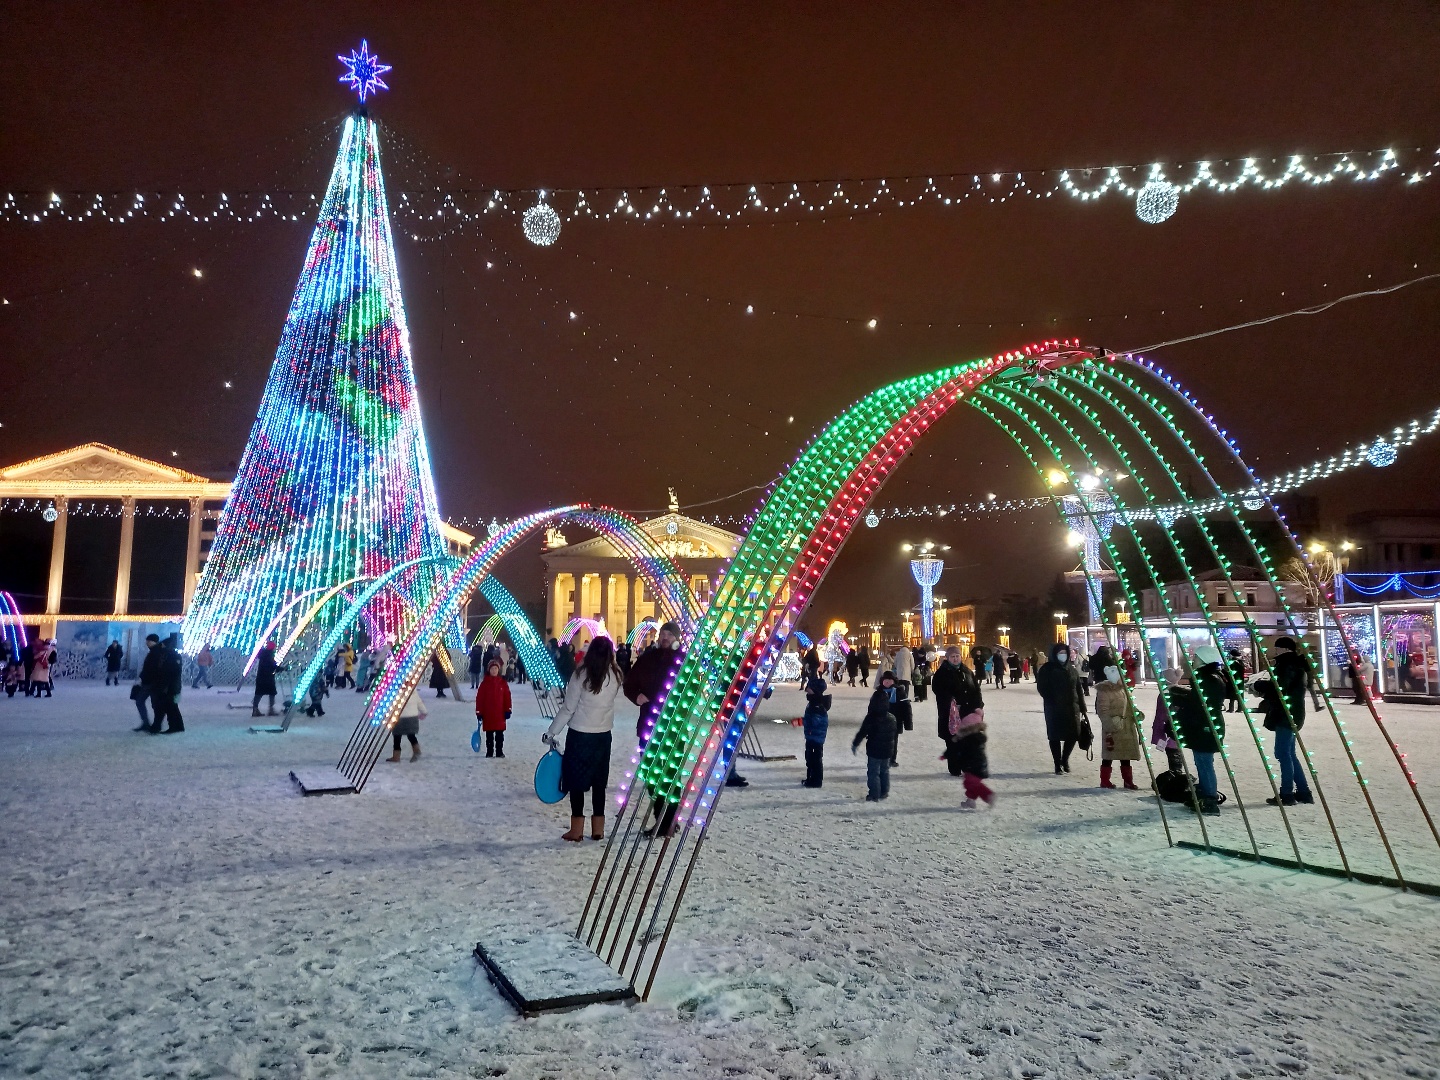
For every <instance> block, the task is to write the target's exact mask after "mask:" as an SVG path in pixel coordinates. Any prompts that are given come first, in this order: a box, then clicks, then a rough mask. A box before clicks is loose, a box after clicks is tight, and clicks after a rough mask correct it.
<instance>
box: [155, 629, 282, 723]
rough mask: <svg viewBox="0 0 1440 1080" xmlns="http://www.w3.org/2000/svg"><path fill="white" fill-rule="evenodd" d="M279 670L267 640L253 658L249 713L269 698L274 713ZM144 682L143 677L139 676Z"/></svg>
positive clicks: (270, 642)
mask: <svg viewBox="0 0 1440 1080" xmlns="http://www.w3.org/2000/svg"><path fill="white" fill-rule="evenodd" d="M279 670H280V665H279V664H277V663H275V642H274V641H267V642H266V643H265V647H264V648H263V649H261V650H260V655H259V656H257V657H256V658H255V699H254V700H253V701H252V702H251V703H250V715H251V716H259V715H260V699H261V698H262V697H268V698H269V699H270V710H269V711H270V715H271V716H274V715H275V695H276V694H277V693H278V691H277V690H276V688H275V673H276V672H278V671H279ZM140 681H141V682H144V681H145V680H144V677H143V676H142V677H141V680H140Z"/></svg>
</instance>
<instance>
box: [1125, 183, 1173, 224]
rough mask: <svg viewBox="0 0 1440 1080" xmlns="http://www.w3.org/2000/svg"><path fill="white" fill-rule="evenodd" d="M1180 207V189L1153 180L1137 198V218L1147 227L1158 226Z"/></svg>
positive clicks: (1142, 189)
mask: <svg viewBox="0 0 1440 1080" xmlns="http://www.w3.org/2000/svg"><path fill="white" fill-rule="evenodd" d="M1179 206H1180V189H1179V188H1177V187H1176V186H1175V185H1174V184H1171V183H1168V182H1166V181H1164V180H1151V181H1149V182H1147V183H1146V185H1145V186H1144V187H1142V188H1141V189H1140V193H1139V194H1138V195H1136V196H1135V216H1136V217H1138V218H1139V219H1140V220H1141V221H1143V222H1145V223H1146V224H1147V225H1158V224H1160V222H1162V221H1164V220H1165V219H1166V218H1168V217H1170V216H1172V215H1173V214H1174V213H1175V211H1176V209H1178V208H1179Z"/></svg>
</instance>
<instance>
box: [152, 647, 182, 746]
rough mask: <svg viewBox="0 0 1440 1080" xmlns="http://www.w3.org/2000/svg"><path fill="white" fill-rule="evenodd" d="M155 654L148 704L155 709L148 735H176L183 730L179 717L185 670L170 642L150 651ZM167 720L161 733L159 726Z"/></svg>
mask: <svg viewBox="0 0 1440 1080" xmlns="http://www.w3.org/2000/svg"><path fill="white" fill-rule="evenodd" d="M157 654H158V658H157V663H156V667H157V669H158V671H157V673H156V682H155V686H154V687H153V688H152V689H151V691H150V703H151V704H152V705H153V706H154V707H155V723H154V725H153V726H152V727H151V728H150V733H151V734H152V735H176V734H178V733H180V732H182V731H184V730H185V720H184V719H183V718H182V717H181V715H180V690H181V687H182V686H183V685H184V681H185V668H184V665H183V664H182V663H181V662H180V654H179V653H177V652H176V651H175V647H174V644H173V642H172V641H166V642H165V644H163V645H161V646H159V647H158V648H156V649H153V650H151V655H157ZM146 660H147V661H148V660H149V657H146ZM167 720H168V721H169V722H170V726H169V727H167V728H165V729H164V730H163V731H162V730H161V727H160V725H161V724H163V723H165V721H167Z"/></svg>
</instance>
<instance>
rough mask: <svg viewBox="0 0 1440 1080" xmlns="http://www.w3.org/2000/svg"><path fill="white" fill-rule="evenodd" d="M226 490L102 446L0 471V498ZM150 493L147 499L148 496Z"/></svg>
mask: <svg viewBox="0 0 1440 1080" xmlns="http://www.w3.org/2000/svg"><path fill="white" fill-rule="evenodd" d="M229 490H230V485H229V484H226V483H217V482H216V481H213V480H211V479H209V478H208V477H204V476H200V475H198V474H196V473H192V472H186V471H185V470H184V469H177V468H175V467H174V466H173V465H164V464H162V463H161V462H158V461H151V460H149V459H148V458H142V457H137V456H136V455H134V454H127V453H125V451H123V450H116V449H115V448H114V447H113V446H106V445H105V444H104V443H85V444H84V445H83V446H76V447H72V448H71V449H69V450H62V451H60V452H59V453H58V454H46V455H44V456H42V457H36V458H31V459H30V460H28V461H22V462H20V463H18V464H16V465H11V466H8V467H7V468H3V469H0V494H4V495H7V496H13V495H20V496H24V495H27V494H42V495H86V496H89V495H102V496H103V495H107V494H110V493H111V492H112V491H113V492H114V493H115V494H124V495H134V496H137V497H141V498H143V497H145V496H146V495H151V496H152V497H156V498H184V497H187V496H195V497H199V498H206V499H214V498H224V497H225V495H226V494H227V493H228V492H229ZM152 493H153V494H152Z"/></svg>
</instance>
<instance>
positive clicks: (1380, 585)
mask: <svg viewBox="0 0 1440 1080" xmlns="http://www.w3.org/2000/svg"><path fill="white" fill-rule="evenodd" d="M1346 591H1350V592H1355V593H1359V594H1360V595H1361V596H1382V595H1384V594H1385V593H1387V592H1396V593H1400V594H1401V595H1402V596H1409V597H1413V598H1414V599H1416V600H1440V570H1422V571H1420V572H1418V573H1414V574H1336V575H1335V599H1336V602H1337V603H1341V604H1343V603H1345V593H1346Z"/></svg>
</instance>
